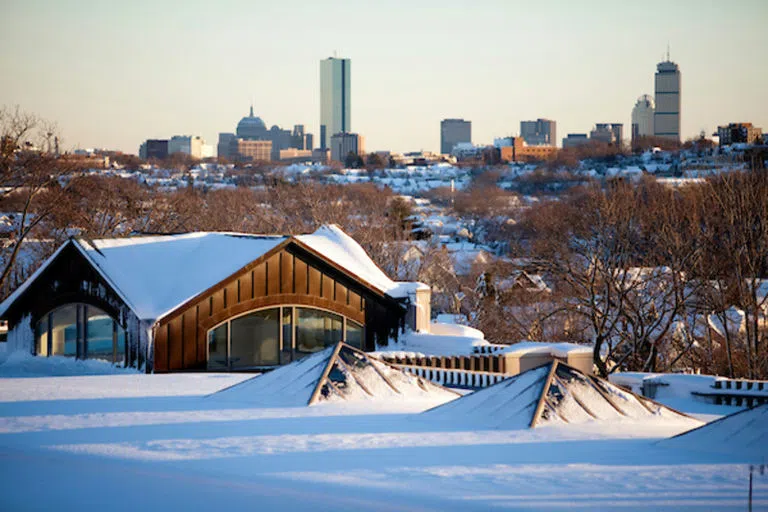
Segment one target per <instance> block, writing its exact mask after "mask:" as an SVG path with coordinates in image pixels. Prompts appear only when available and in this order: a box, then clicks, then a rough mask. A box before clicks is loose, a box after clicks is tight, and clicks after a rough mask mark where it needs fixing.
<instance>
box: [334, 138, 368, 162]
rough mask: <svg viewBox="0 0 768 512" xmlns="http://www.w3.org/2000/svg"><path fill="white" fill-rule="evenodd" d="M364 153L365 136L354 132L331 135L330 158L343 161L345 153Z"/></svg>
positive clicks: (345, 156)
mask: <svg viewBox="0 0 768 512" xmlns="http://www.w3.org/2000/svg"><path fill="white" fill-rule="evenodd" d="M350 153H354V154H355V155H363V154H365V138H364V137H363V136H362V135H358V134H356V133H336V134H334V135H333V136H332V137H331V160H335V161H337V162H344V160H346V158H347V155H349V154H350Z"/></svg>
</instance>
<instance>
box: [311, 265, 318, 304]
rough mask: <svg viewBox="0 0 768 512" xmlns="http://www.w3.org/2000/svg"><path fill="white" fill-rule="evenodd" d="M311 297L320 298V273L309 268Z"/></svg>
mask: <svg viewBox="0 0 768 512" xmlns="http://www.w3.org/2000/svg"><path fill="white" fill-rule="evenodd" d="M309 295H314V296H316V297H319V296H320V271H319V270H317V269H316V268H314V267H309Z"/></svg>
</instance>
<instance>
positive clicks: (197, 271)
mask: <svg viewBox="0 0 768 512" xmlns="http://www.w3.org/2000/svg"><path fill="white" fill-rule="evenodd" d="M291 241H292V242H295V243H297V244H298V245H300V246H302V247H304V248H306V249H307V250H309V252H311V253H314V254H315V255H317V256H319V257H320V258H323V259H324V260H326V261H328V262H329V263H331V264H332V265H334V266H336V267H338V268H340V269H341V270H342V271H343V272H345V273H347V274H349V275H350V276H352V277H353V278H356V279H357V280H361V281H362V282H363V283H364V284H366V285H369V286H372V287H373V288H374V290H375V291H378V292H380V293H382V294H387V295H389V296H390V297H393V298H401V297H406V296H407V295H408V293H409V292H411V291H412V290H414V289H417V288H421V287H426V285H423V284H421V283H402V282H395V281H392V280H391V279H389V278H388V277H387V276H386V274H384V272H383V271H382V270H381V269H379V268H378V267H377V266H376V264H375V263H374V262H373V260H371V258H370V257H369V256H368V254H367V253H366V252H365V250H364V249H363V248H362V247H360V245H359V244H358V243H357V242H355V240H354V239H352V237H350V236H349V235H347V234H346V233H344V232H343V231H342V230H341V229H340V228H339V227H338V226H335V225H331V226H322V227H320V228H319V229H318V230H317V231H315V232H314V233H312V234H309V235H299V236H296V237H286V236H266V235H250V234H242V233H221V232H198V233H187V234H181V235H160V236H138V237H129V238H110V239H102V240H88V241H86V240H84V239H78V238H72V239H70V240H69V241H68V242H66V243H65V244H64V245H62V246H61V247H59V249H58V250H57V251H56V252H55V253H54V254H53V255H52V256H51V257H50V258H48V259H47V260H46V261H45V262H44V263H43V265H42V266H41V267H40V268H39V269H38V270H37V271H36V272H35V273H34V274H33V275H32V276H31V277H30V278H29V279H28V280H27V281H26V282H24V284H22V286H20V287H19V288H18V289H17V290H16V291H14V293H12V294H11V295H10V296H9V297H8V298H7V299H6V300H5V301H3V303H2V304H0V316H2V315H3V314H5V312H6V311H7V310H8V308H9V307H10V305H11V304H12V303H13V302H15V301H16V299H18V298H19V297H20V296H21V294H23V293H24V291H26V289H27V288H28V287H29V285H30V284H31V283H32V282H34V281H35V279H37V278H38V277H39V275H40V274H41V273H42V272H43V270H44V269H45V268H46V267H47V266H48V265H49V264H50V263H51V262H52V261H53V260H54V259H55V258H56V257H57V256H58V255H59V253H60V252H61V251H62V249H63V248H64V247H66V246H67V245H68V244H72V245H74V247H76V248H77V249H78V251H80V253H81V254H82V255H83V256H84V257H85V258H86V259H87V260H88V261H89V262H90V263H91V264H92V265H93V267H94V268H95V269H96V270H97V271H98V272H99V273H100V274H101V276H102V277H103V278H104V280H105V281H106V282H107V283H109V285H110V286H111V287H112V288H113V289H114V290H115V292H116V293H117V294H118V295H119V296H120V297H121V298H122V300H123V301H124V302H125V303H126V304H127V305H128V306H129V307H130V308H131V309H132V310H133V311H134V313H136V315H137V316H138V317H139V318H141V319H144V320H157V319H159V318H161V317H163V316H164V315H166V314H168V313H170V312H171V311H173V310H175V309H176V308H178V307H179V306H181V305H182V304H184V303H186V302H187V301H189V300H191V299H193V298H194V297H196V296H197V295H199V294H200V293H202V292H204V291H205V290H207V289H209V288H211V287H213V286H215V285H216V284H218V283H220V282H221V281H223V280H225V279H226V278H228V277H229V276H231V275H232V274H234V273H236V272H237V271H238V270H240V269H242V268H243V267H245V266H246V265H248V264H249V263H251V262H253V261H254V260H256V259H258V258H260V257H261V256H264V255H265V254H267V253H269V252H270V251H272V250H275V249H276V248H277V247H278V246H280V245H281V244H287V243H288V242H291Z"/></svg>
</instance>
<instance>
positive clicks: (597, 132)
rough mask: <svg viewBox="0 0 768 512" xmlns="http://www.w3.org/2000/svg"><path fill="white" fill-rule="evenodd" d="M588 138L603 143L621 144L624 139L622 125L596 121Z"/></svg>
mask: <svg viewBox="0 0 768 512" xmlns="http://www.w3.org/2000/svg"><path fill="white" fill-rule="evenodd" d="M589 139H590V140H594V141H597V142H604V143H605V144H613V145H621V143H622V140H623V139H624V125H623V124H621V123H597V124H596V125H595V129H594V130H592V131H591V132H590V133H589Z"/></svg>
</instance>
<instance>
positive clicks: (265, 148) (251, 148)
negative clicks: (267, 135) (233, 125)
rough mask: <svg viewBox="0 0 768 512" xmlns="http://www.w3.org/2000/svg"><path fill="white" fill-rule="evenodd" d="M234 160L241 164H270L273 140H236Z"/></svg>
mask: <svg viewBox="0 0 768 512" xmlns="http://www.w3.org/2000/svg"><path fill="white" fill-rule="evenodd" d="M233 145H234V147H235V148H236V150H235V154H234V159H236V160H239V161H241V162H269V161H271V160H272V141H271V140H246V139H236V141H235V143H234V144H233Z"/></svg>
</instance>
